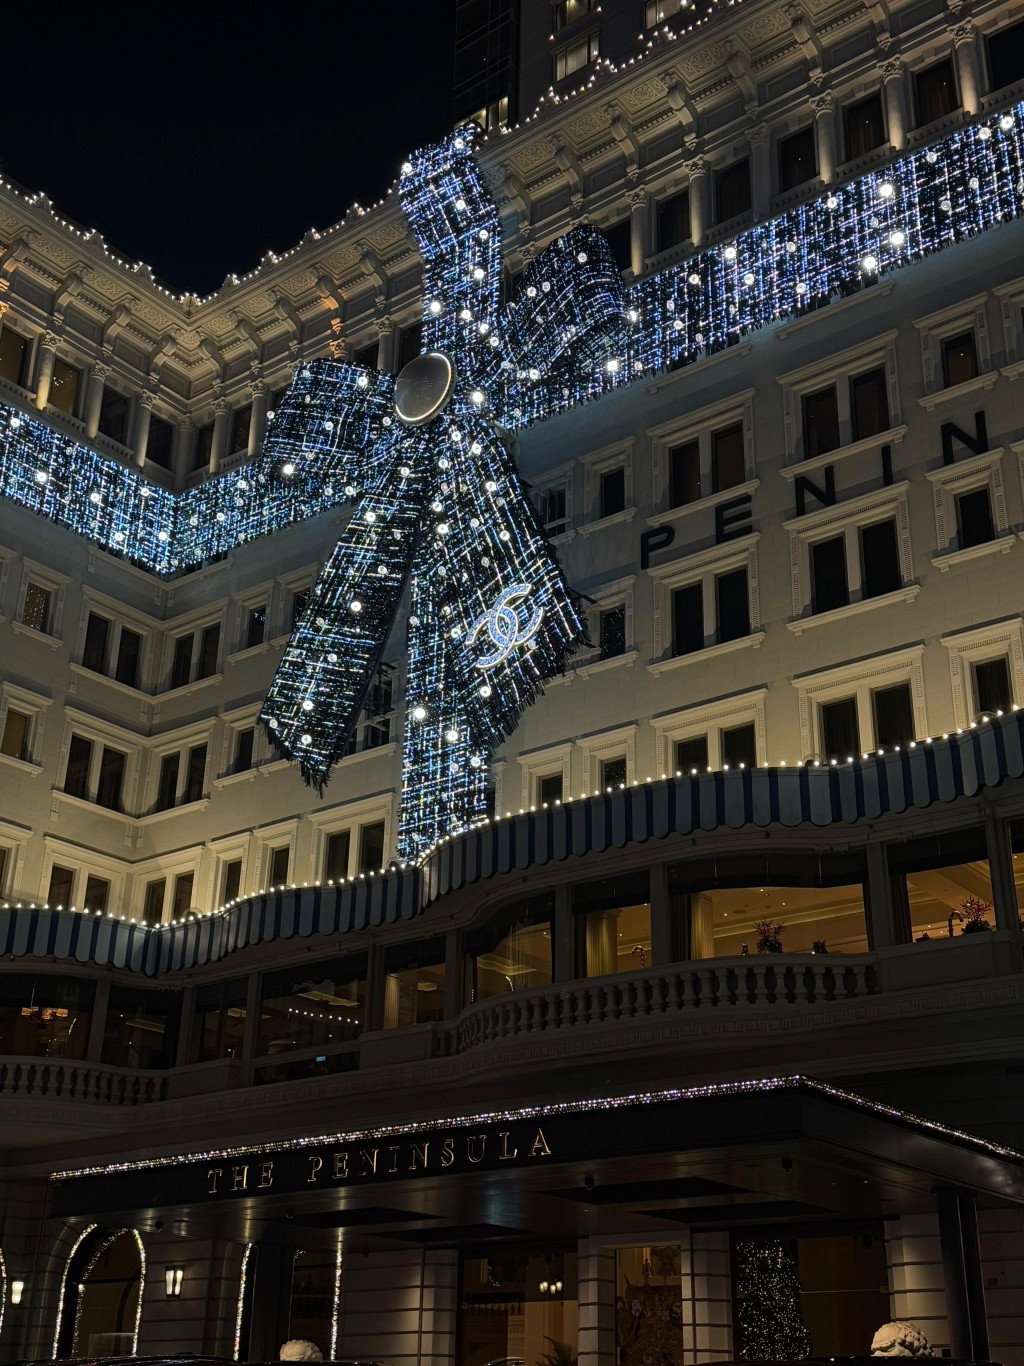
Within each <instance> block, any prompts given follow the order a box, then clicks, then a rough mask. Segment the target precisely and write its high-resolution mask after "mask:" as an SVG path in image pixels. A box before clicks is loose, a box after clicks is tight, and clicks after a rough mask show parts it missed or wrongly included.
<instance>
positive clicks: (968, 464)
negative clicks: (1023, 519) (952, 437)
mask: <svg viewBox="0 0 1024 1366" xmlns="http://www.w3.org/2000/svg"><path fill="white" fill-rule="evenodd" d="M925 478H926V479H927V480H928V481H929V483H930V484H931V485H932V494H933V497H934V502H935V539H936V543H937V545H938V547H939V550H938V553H937V554H936V555H933V556H932V563H933V564H936V565H938V567H939V569H940V570H942V571H943V572H945V571H946V570H948V569H949V567H950V566H951V565H953V564H956V563H958V562H959V559H961V558H962V559H973V558H975V557H977V556H979V555H990V554H994V553H998V552H1000V551H1001V550H1005V549H1007V548H1009V546H1011V545H1012V544H1013V532H1012V531H1011V530H1010V528H1009V526H1008V525H1007V513H1006V494H1005V490H1004V487H1003V471H1002V452H1001V451H1000V450H998V449H997V450H994V451H983V452H982V453H981V454H980V455H974V456H970V457H967V458H964V459H957V460H955V461H954V462H953V464H951V465H942V466H940V467H939V468H938V469H935V470H928V471H926V473H925Z"/></svg>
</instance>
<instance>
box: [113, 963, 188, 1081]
mask: <svg viewBox="0 0 1024 1366" xmlns="http://www.w3.org/2000/svg"><path fill="white" fill-rule="evenodd" d="M180 1016H181V996H180V994H179V993H178V992H173V991H146V990H144V989H142V988H140V987H137V986H134V985H133V986H121V985H119V984H112V985H111V988H110V998H109V1001H108V1005H107V1014H106V1019H105V1021H104V1029H103V1051H102V1053H101V1055H100V1061H101V1062H104V1063H106V1064H107V1065H108V1066H113V1067H140V1068H153V1069H156V1068H163V1067H173V1066H174V1054H175V1049H176V1046H177V1042H178V1022H179V1019H180Z"/></svg>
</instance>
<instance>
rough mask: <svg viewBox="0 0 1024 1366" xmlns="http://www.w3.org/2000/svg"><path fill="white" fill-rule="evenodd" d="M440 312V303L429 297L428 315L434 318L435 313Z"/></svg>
mask: <svg viewBox="0 0 1024 1366" xmlns="http://www.w3.org/2000/svg"><path fill="white" fill-rule="evenodd" d="M440 312H441V304H440V303H439V302H438V300H437V299H431V301H430V315H431V317H433V318H436V317H437V315H438V314H439V313H440Z"/></svg>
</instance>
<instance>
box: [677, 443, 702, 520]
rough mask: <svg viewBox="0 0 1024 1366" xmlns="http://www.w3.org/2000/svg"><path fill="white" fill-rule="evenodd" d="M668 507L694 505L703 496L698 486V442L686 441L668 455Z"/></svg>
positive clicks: (699, 485)
mask: <svg viewBox="0 0 1024 1366" xmlns="http://www.w3.org/2000/svg"><path fill="white" fill-rule="evenodd" d="M668 462H669V463H668V502H669V507H674V508H677V507H683V506H685V505H686V504H687V503H696V502H697V501H698V499H700V498H701V497H702V496H703V495H702V493H701V484H700V442H699V441H686V442H684V443H683V445H681V446H673V447H672V449H671V450H670V451H669V453H668Z"/></svg>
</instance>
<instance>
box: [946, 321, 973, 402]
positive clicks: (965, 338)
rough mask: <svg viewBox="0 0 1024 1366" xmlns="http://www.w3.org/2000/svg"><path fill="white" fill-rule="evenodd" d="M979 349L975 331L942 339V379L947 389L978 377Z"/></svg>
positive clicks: (971, 330)
mask: <svg viewBox="0 0 1024 1366" xmlns="http://www.w3.org/2000/svg"><path fill="white" fill-rule="evenodd" d="M978 373H979V372H978V348H977V345H976V343H975V340H974V329H973V328H970V329H968V331H966V332H958V333H957V335H956V336H955V337H943V339H942V377H943V381H944V383H945V386H946V388H947V389H950V388H952V386H953V385H954V384H963V383H965V382H966V381H967V380H969V379H974V378H976V376H977V375H978Z"/></svg>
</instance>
